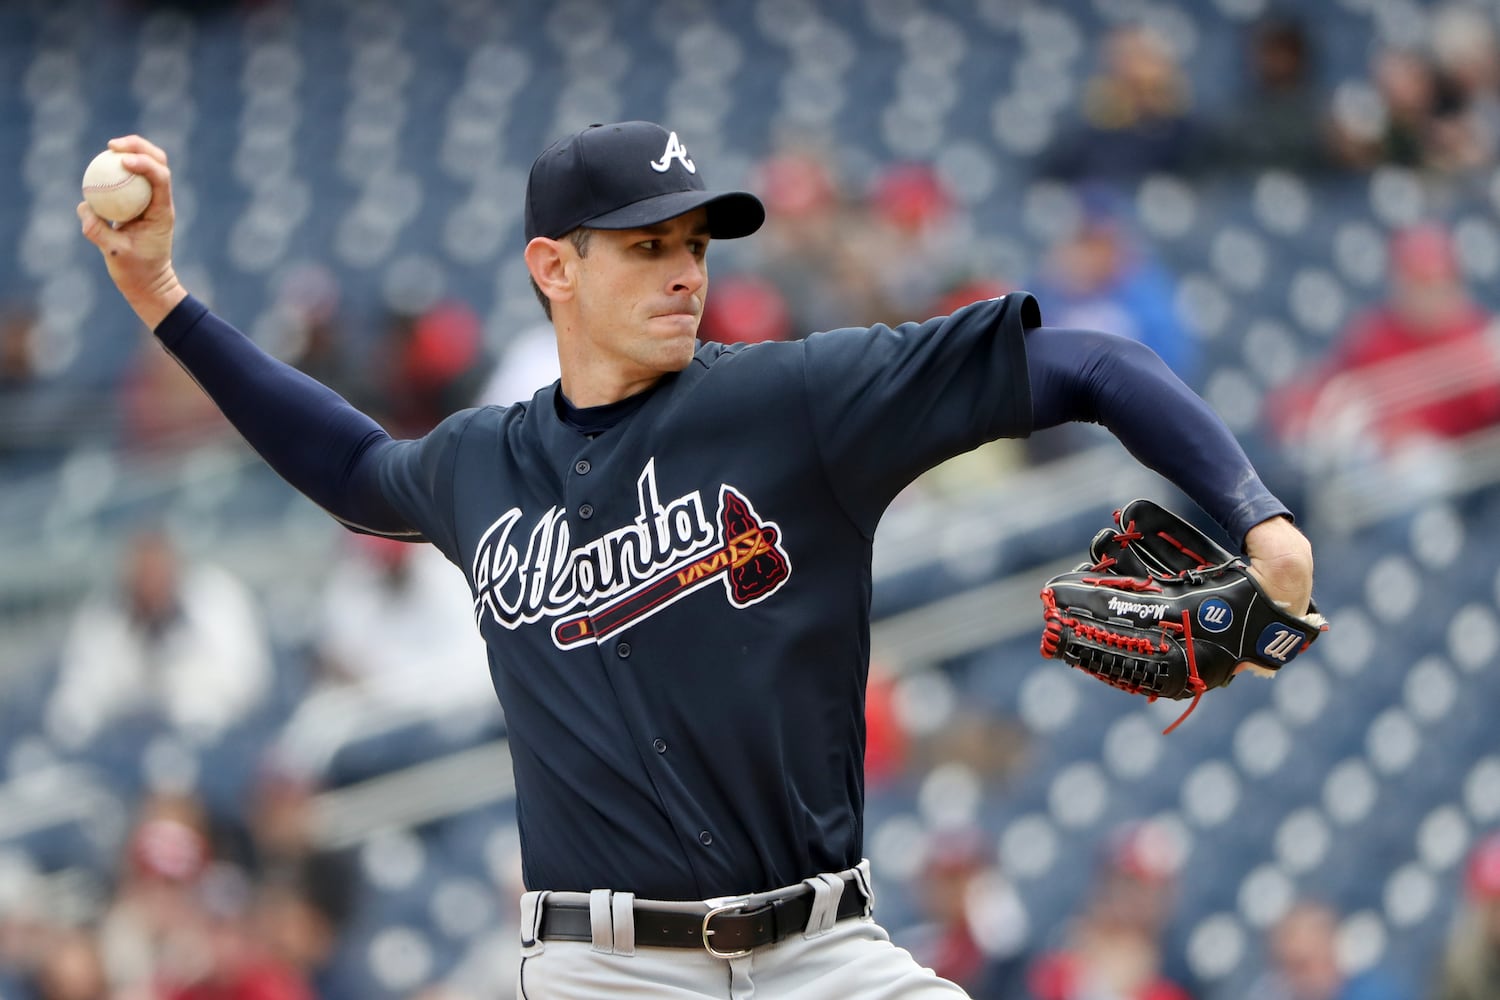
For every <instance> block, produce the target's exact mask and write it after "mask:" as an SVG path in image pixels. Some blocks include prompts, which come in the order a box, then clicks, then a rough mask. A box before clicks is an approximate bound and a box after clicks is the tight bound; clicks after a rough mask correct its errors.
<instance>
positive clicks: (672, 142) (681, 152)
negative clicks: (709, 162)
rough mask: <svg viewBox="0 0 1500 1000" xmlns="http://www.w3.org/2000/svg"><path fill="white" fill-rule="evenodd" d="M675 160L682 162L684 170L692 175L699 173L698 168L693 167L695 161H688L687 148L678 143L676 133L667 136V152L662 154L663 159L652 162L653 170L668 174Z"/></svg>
mask: <svg viewBox="0 0 1500 1000" xmlns="http://www.w3.org/2000/svg"><path fill="white" fill-rule="evenodd" d="M673 160H677V161H678V162H680V163H681V164H682V166H683V169H685V170H686V171H687V172H688V173H690V174H696V173H697V172H698V168H697V167H695V166H693V161H692V160H690V159H688V155H687V147H686V146H684V145H683V144H682V143H680V142H678V141H677V133H676V132H673V133H672V134H671V135H668V136H667V148H666V151H665V152H663V153H662V154H661V159H659V160H652V161H651V169H652V170H655V171H656V172H657V173H659V174H664V173H666V172H667V168H668V167H670V166H671V165H672V161H673Z"/></svg>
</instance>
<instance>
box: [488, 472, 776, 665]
mask: <svg viewBox="0 0 1500 1000" xmlns="http://www.w3.org/2000/svg"><path fill="white" fill-rule="evenodd" d="M636 491H637V497H638V500H639V511H640V513H639V514H638V515H637V516H636V518H635V519H634V520H633V521H632V522H631V523H630V524H628V525H626V526H625V527H623V528H619V529H617V530H615V531H611V532H609V533H608V534H606V535H604V536H603V537H601V538H598V539H595V540H593V541H590V542H586V543H584V544H582V545H579V546H577V547H574V546H573V545H572V544H571V535H570V531H569V528H568V522H567V518H566V516H565V512H564V511H563V509H562V508H560V507H551V508H549V509H548V510H547V511H546V513H544V514H543V515H542V516H541V517H540V518H538V520H537V522H536V524H535V525H534V526H533V527H532V529H531V533H530V535H529V537H528V538H527V541H526V551H525V554H524V555H523V554H522V553H521V551H520V549H519V547H518V545H517V544H515V543H513V541H512V538H511V536H512V534H513V532H514V531H515V527H516V525H517V524H519V523H520V522H521V521H522V520H523V518H524V515H523V513H522V511H521V509H520V508H518V507H512V508H511V509H510V510H507V511H506V512H505V513H504V514H502V515H501V516H500V517H499V518H497V519H496V521H495V523H494V524H492V525H491V526H490V528H489V530H488V531H486V532H485V534H484V537H483V538H481V539H480V541H479V547H478V551H477V552H476V553H475V556H474V563H473V567H472V570H471V572H472V579H473V582H474V593H475V594H476V596H475V598H474V613H475V616H476V618H477V619H479V620H480V621H481V622H482V621H483V619H484V617H485V615H486V614H488V615H489V617H491V618H492V619H494V621H495V622H496V623H497V624H499V625H501V626H502V627H504V628H507V629H516V628H519V627H520V626H522V625H526V624H530V623H533V622H537V621H540V620H541V619H543V618H551V619H554V622H553V625H552V641H553V643H554V644H555V645H556V646H557V647H558V648H559V649H570V648H572V647H574V646H578V645H581V644H583V643H587V642H596V643H597V642H603V641H604V640H605V639H607V638H608V637H610V636H611V635H614V634H615V633H616V632H619V631H621V630H623V629H626V628H628V627H629V626H631V625H634V624H635V623H636V622H640V621H644V620H645V619H647V618H649V617H651V616H652V615H654V614H656V613H657V612H659V611H661V610H663V609H664V608H667V607H670V606H671V605H673V604H675V603H676V602H678V601H680V600H682V599H683V598H684V597H686V596H687V595H689V594H691V593H693V592H694V591H696V590H701V589H703V588H704V587H707V586H709V585H710V584H713V583H716V582H721V583H722V584H723V587H724V592H725V595H726V597H728V599H729V603H730V605H731V606H733V607H736V608H746V607H749V606H750V605H752V604H755V603H757V602H759V601H763V600H765V599H766V598H767V597H770V596H771V595H772V594H774V593H775V592H776V591H777V590H779V589H781V586H782V584H784V583H786V581H787V578H788V577H790V576H791V572H792V565H791V560H790V559H788V558H787V554H786V550H785V549H784V548H783V547H782V544H781V529H780V528H779V527H778V526H777V525H776V524H775V523H774V522H771V521H766V520H763V519H762V518H761V517H760V515H759V514H758V513H756V510H755V507H754V506H753V505H752V504H751V503H750V501H749V499H747V498H746V497H745V495H744V494H743V493H741V492H740V491H739V490H736V489H735V488H734V487H732V486H729V485H727V484H726V485H722V486H720V487H719V496H718V511H717V514H716V516H715V517H714V518H713V520H712V521H710V520H709V518H708V516H707V514H706V512H705V505H704V503H703V497H702V494H701V493H700V492H698V491H694V492H692V493H687V494H684V495H683V496H680V497H678V498H677V499H675V500H670V501H667V502H666V503H663V502H662V501H661V500H660V499H659V498H658V494H657V488H656V463H655V460H654V459H653V460H652V461H649V462H647V463H646V467H645V469H644V470H642V472H641V475H640V478H639V479H638V480H636Z"/></svg>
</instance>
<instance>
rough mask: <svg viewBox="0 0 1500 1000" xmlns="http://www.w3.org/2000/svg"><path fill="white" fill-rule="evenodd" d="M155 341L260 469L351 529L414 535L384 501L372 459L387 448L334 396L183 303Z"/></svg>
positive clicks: (373, 428)
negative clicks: (230, 426)
mask: <svg viewBox="0 0 1500 1000" xmlns="http://www.w3.org/2000/svg"><path fill="white" fill-rule="evenodd" d="M155 333H156V337H157V339H158V340H160V341H161V343H162V346H163V347H165V348H166V349H167V351H168V353H170V354H171V355H172V356H173V357H174V358H176V359H177V361H178V362H179V363H180V364H181V365H182V366H183V368H184V369H186V370H187V372H188V374H189V375H191V376H192V377H193V379H194V380H195V381H197V383H198V384H199V385H200V386H201V387H202V388H203V391H204V392H206V393H207V394H208V395H209V397H210V398H211V399H212V400H213V401H214V403H215V404H217V405H218V407H219V409H220V410H221V411H223V413H224V416H225V417H227V418H228V419H229V422H230V423H231V424H233V425H234V427H235V429H236V430H238V431H239V432H240V434H241V435H242V436H243V437H244V438H245V440H246V441H247V442H249V444H250V446H251V447H252V448H254V449H255V450H256V451H257V452H259V453H260V456H261V457H262V458H264V459H265V460H266V463H267V464H268V465H270V466H271V468H273V469H275V470H276V472H277V473H278V474H279V475H280V476H281V477H282V478H283V479H285V480H286V481H287V482H289V483H291V484H292V486H294V487H296V488H297V490H299V491H300V492H301V493H303V494H304V495H306V496H307V497H308V498H309V499H310V500H312V501H313V502H314V503H316V504H318V506H320V507H322V508H323V509H324V510H326V511H328V512H329V513H330V514H332V515H333V516H334V517H336V518H338V519H339V520H340V521H343V522H344V523H345V524H346V525H348V526H349V527H351V528H354V529H356V530H360V531H364V532H368V533H371V534H382V535H393V536H397V537H407V536H414V535H417V532H416V531H415V530H414V529H413V528H412V527H411V525H410V524H408V523H407V521H406V519H405V518H404V517H402V515H401V514H399V513H398V512H397V511H396V510H395V508H394V507H392V506H391V504H390V503H389V502H388V501H387V500H386V498H385V496H384V494H383V492H382V490H381V488H380V483H379V476H378V473H379V469H378V467H379V461H378V456H379V454H380V452H381V451H382V450H384V449H386V448H389V447H390V446H391V445H392V444H393V442H392V440H391V438H390V436H389V435H388V434H386V432H385V431H384V430H382V429H381V428H380V425H378V424H377V423H375V421H373V420H371V419H370V418H369V417H367V416H365V414H363V413H361V412H360V411H359V410H356V409H355V408H354V407H352V406H350V405H349V404H348V403H347V402H345V401H344V399H343V398H342V397H340V396H339V395H338V394H337V393H335V392H334V391H333V390H331V389H329V388H328V387H326V386H324V385H323V384H322V383H320V382H318V381H316V380H315V379H313V378H311V377H309V376H307V375H305V374H303V373H302V372H300V371H298V370H297V369H295V368H293V367H292V366H291V365H288V364H284V363H283V362H281V361H278V360H276V359H275V358H273V357H271V356H270V355H268V354H266V353H265V352H264V351H262V350H261V349H260V348H259V347H257V346H256V345H255V344H254V343H252V342H251V341H250V339H249V338H248V337H246V336H245V335H244V334H242V333H241V332H240V331H238V330H236V329H235V328H234V327H233V326H231V325H230V324H228V323H226V322H225V321H224V320H222V319H220V318H219V317H218V316H215V315H214V314H213V313H212V312H210V311H209V309H208V307H207V306H205V305H204V304H203V303H201V302H199V301H198V300H197V299H195V298H193V297H192V296H189V297H188V298H186V299H184V300H183V301H182V302H181V303H180V304H178V306H177V307H176V308H175V309H173V310H172V312H171V313H169V314H168V315H167V317H166V318H165V319H164V320H162V321H161V324H160V325H159V326H158V327H157V328H156V331H155Z"/></svg>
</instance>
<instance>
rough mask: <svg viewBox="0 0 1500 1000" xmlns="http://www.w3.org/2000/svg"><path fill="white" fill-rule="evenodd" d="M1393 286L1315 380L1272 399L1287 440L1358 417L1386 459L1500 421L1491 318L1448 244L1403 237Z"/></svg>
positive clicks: (1431, 234) (1410, 234)
mask: <svg viewBox="0 0 1500 1000" xmlns="http://www.w3.org/2000/svg"><path fill="white" fill-rule="evenodd" d="M1389 284H1390V292H1389V295H1388V296H1387V298H1386V300H1385V301H1384V302H1383V303H1381V304H1379V305H1377V306H1375V307H1374V308H1372V309H1370V310H1369V311H1367V312H1365V313H1363V314H1361V315H1360V316H1358V317H1356V318H1355V320H1354V321H1353V323H1352V324H1351V325H1350V326H1349V327H1348V329H1347V330H1346V331H1345V332H1344V334H1343V335H1342V337H1341V338H1340V340H1339V343H1338V346H1337V347H1336V348H1335V350H1334V352H1333V354H1332V356H1331V357H1330V358H1329V360H1328V361H1327V363H1326V364H1324V365H1323V366H1322V367H1321V369H1320V370H1319V371H1318V372H1317V374H1316V375H1314V376H1313V377H1311V378H1309V379H1307V380H1305V381H1301V382H1298V383H1294V384H1292V385H1290V386H1288V387H1286V388H1285V389H1283V390H1282V391H1280V392H1279V393H1277V394H1276V395H1275V396H1273V398H1272V400H1271V402H1270V407H1269V412H1270V414H1271V416H1272V419H1273V421H1275V423H1276V424H1277V425H1278V427H1277V429H1278V430H1279V431H1280V432H1281V434H1282V436H1283V437H1287V438H1290V439H1292V440H1294V441H1296V440H1302V439H1304V438H1309V439H1311V438H1316V437H1317V436H1318V435H1319V434H1322V433H1326V432H1327V430H1328V429H1329V427H1328V424H1329V422H1330V421H1342V420H1344V419H1347V418H1349V417H1351V416H1353V417H1354V418H1355V420H1356V421H1358V422H1360V423H1363V424H1364V425H1365V430H1366V435H1367V438H1368V439H1369V440H1371V441H1372V443H1373V444H1375V445H1376V447H1377V449H1378V450H1379V451H1381V452H1383V453H1386V454H1390V453H1393V452H1396V451H1399V450H1401V449H1403V448H1405V447H1407V446H1410V445H1413V444H1416V445H1423V444H1426V443H1429V442H1432V441H1434V440H1439V441H1440V440H1447V439H1453V438H1458V437H1462V436H1463V435H1465V434H1468V433H1471V432H1473V431H1476V430H1480V429H1482V428H1485V427H1488V426H1490V425H1492V424H1494V423H1496V422H1497V421H1500V355H1497V353H1496V350H1495V348H1494V347H1493V346H1492V345H1491V343H1490V341H1489V340H1488V339H1487V338H1486V336H1485V331H1486V329H1487V328H1488V326H1489V324H1490V322H1491V320H1492V317H1491V316H1490V315H1489V313H1488V312H1486V311H1485V310H1484V309H1482V308H1481V307H1480V306H1479V305H1478V304H1476V303H1475V302H1474V300H1473V299H1472V298H1471V297H1470V295H1469V292H1468V290H1467V288H1466V287H1465V285H1464V281H1463V276H1462V274H1461V272H1460V269H1459V266H1458V257H1457V254H1456V253H1455V250H1454V247H1453V244H1452V242H1451V240H1450V239H1449V237H1448V234H1447V233H1446V232H1445V231H1444V230H1443V229H1442V228H1440V227H1438V226H1435V225H1430V224H1428V225H1419V226H1413V227H1411V228H1408V229H1405V230H1402V231H1401V232H1398V233H1397V234H1396V235H1395V236H1394V237H1393V238H1392V240H1391V244H1390V267H1389ZM1341 376H1353V378H1347V379H1340V377H1341ZM1335 380H1338V381H1335Z"/></svg>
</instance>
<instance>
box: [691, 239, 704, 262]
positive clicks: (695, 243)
mask: <svg viewBox="0 0 1500 1000" xmlns="http://www.w3.org/2000/svg"><path fill="white" fill-rule="evenodd" d="M688 250H689V251H691V252H692V255H693V256H694V257H700V258H701V257H702V256H703V255H704V254H706V253H708V241H707V240H690V241H689V242H688Z"/></svg>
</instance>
